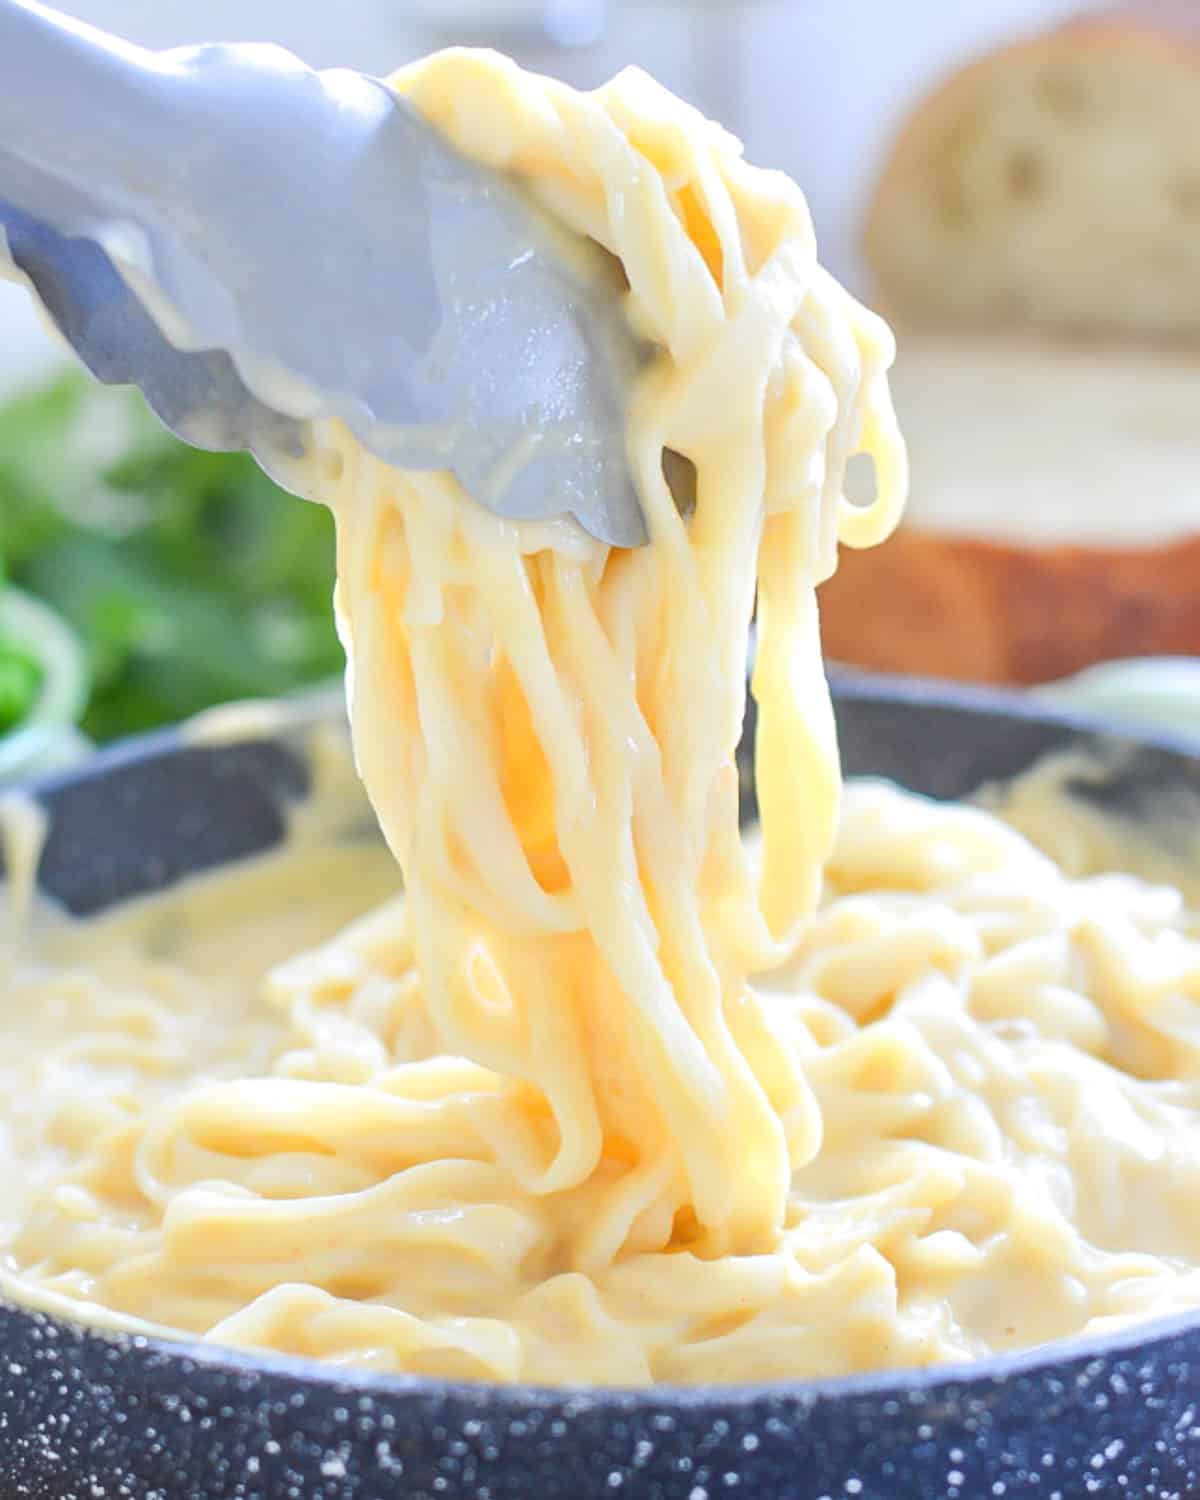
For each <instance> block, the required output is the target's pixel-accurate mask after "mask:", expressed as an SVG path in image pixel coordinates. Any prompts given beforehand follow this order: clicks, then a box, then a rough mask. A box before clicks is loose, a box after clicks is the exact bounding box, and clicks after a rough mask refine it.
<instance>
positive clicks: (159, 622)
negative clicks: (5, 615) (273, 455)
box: [0, 373, 343, 740]
mask: <svg viewBox="0 0 1200 1500" xmlns="http://www.w3.org/2000/svg"><path fill="white" fill-rule="evenodd" d="M0 559H2V560H3V563H4V571H5V572H6V573H7V575H8V577H9V579H10V580H11V581H12V582H13V583H16V584H18V585H19V586H21V587H23V588H25V589H27V590H29V591H30V592H31V593H33V594H36V595H40V597H41V598H42V599H43V600H44V601H45V602H46V603H47V604H49V605H50V606H51V607H52V608H53V609H55V610H57V611H58V612H59V614H61V615H62V616H63V617H64V618H65V619H66V620H67V621H68V622H69V623H70V624H71V625H73V626H74V628H75V629H76V631H77V632H78V633H79V635H80V637H81V638H82V639H83V641H84V643H85V646H86V649H87V652H88V655H89V667H90V671H91V679H92V684H93V688H92V697H91V702H90V704H89V706H88V709H87V713H86V715H85V718H84V722H83V727H84V729H85V731H86V732H87V733H88V734H90V735H91V736H92V737H94V738H96V739H100V740H105V739H112V738H115V737H117V736H120V735H125V734H131V733H134V732H136V731H139V730H143V729H150V728H153V727H156V726H158V725H161V724H165V723H169V722H172V721H174V720H177V719H180V718H184V717H186V716H188V715H190V714H193V713H196V712H199V711H200V710H202V709H204V708H208V707H210V706H212V705H213V704H215V703H220V702H224V701H227V700H229V699H231V698H247V697H275V696H278V695H280V694H285V693H288V692H291V691H293V690H295V689H297V688H300V687H303V686H306V685H308V684H310V683H313V682H316V681H320V680H322V679H324V678H327V677H329V676H331V675H334V674H336V673H337V672H339V671H340V670H341V667H342V664H343V657H342V652H341V647H340V645H339V643H338V640H337V636H336V633H335V631H334V626H333V611H332V603H331V600H332V593H333V528H332V523H331V520H330V517H329V516H328V514H327V513H326V512H325V511H324V510H322V509H321V508H320V507H318V506H315V505H309V504H306V503H305V502H304V501H301V500H297V499H296V498H294V497H293V496H291V495H287V494H285V493H284V492H283V491H282V490H280V489H279V488H278V487H277V486H276V485H274V484H273V483H272V482H271V481H270V480H269V479H268V478H267V477H266V476H265V475H264V474H263V473H262V471H261V470H260V469H259V468H258V466H257V465H256V464H255V463H254V461H253V459H251V458H249V457H248V456H247V455H245V454H223V453H222V454H214V453H201V452H197V451H196V450H195V449H192V448H188V447H186V446H184V445H183V444H182V443H180V442H178V441H177V440H176V439H175V438H173V437H172V436H171V435H170V434H169V433H168V432H166V431H165V429H163V428H162V427H161V426H160V425H159V423H158V422H157V421H156V420H155V419H154V417H153V416H152V415H151V414H150V413H149V412H148V411H147V409H146V408H145V406H144V404H143V403H142V401H141V398H140V397H139V396H138V395H136V393H133V392H130V391H126V390H110V389H106V388H103V387H100V386H96V385H94V384H93V383H91V382H90V381H89V380H87V378H86V377H84V376H82V375H76V374H74V373H72V374H69V375H66V376H64V377H62V378H60V379H58V380H56V381H54V382H53V383H52V384H51V385H49V386H47V387H45V388H43V389H40V390H37V391H32V392H29V393H27V394H23V395H21V396H19V397H18V398H17V399H15V400H13V401H10V402H9V403H8V404H7V405H5V406H3V407H0ZM4 660H5V658H4V655H3V648H2V647H0V732H3V730H4V727H5V721H4V717H3V715H4V712H5V708H4V704H5V703H7V702H9V701H10V700H11V701H12V702H13V703H16V702H17V701H18V699H19V698H20V694H21V691H23V690H22V689H21V688H20V682H26V681H27V677H23V676H22V675H21V674H22V673H23V672H24V673H27V671H28V665H29V662H28V659H27V660H26V663H25V666H24V667H22V666H20V665H17V666H15V667H12V668H9V669H7V670H8V675H9V676H11V678H12V683H13V686H10V687H7V688H6V686H5V682H6V680H7V679H6V677H5V675H4V674H5V672H6V669H5V668H4V666H3V662H4ZM34 691H36V685H35V689H34ZM27 703H28V699H26V704H27Z"/></svg>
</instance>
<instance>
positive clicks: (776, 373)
mask: <svg viewBox="0 0 1200 1500" xmlns="http://www.w3.org/2000/svg"><path fill="white" fill-rule="evenodd" d="M396 86H397V87H398V88H399V89H401V90H403V91H404V92H406V93H407V95H408V96H409V97H410V98H411V99H412V100H413V102H414V103H415V105H416V106H417V107H418V108H419V109H421V110H422V111H424V112H425V113H426V114H427V115H428V116H429V118H430V119H431V120H432V121H433V122H434V123H435V124H437V125H438V126H439V127H440V128H442V129H443V130H444V131H445V132H446V134H447V135H448V137H449V138H450V139H451V141H452V142H453V143H454V144H455V145H457V146H458V147H459V148H460V149H461V150H463V151H465V152H467V153H469V154H472V155H475V156H478V157H479V158H481V159H482V160H484V161H486V162H488V163H489V164H491V165H493V166H495V167H498V168H502V169H506V170H509V171H512V172H515V173H517V174H518V175H519V176H520V177H521V178H522V179H523V180H524V181H525V182H526V183H527V185H528V187H529V188H530V190H531V191H532V192H533V193H534V195H535V196H536V197H538V199H539V200H540V201H541V202H542V203H543V205H544V206H546V207H547V208H548V209H549V210H550V211H551V212H552V214H553V215H554V216H555V217H556V219H557V220H558V221H559V222H560V224H562V225H563V226H564V228H565V229H567V230H568V231H571V232H574V233H576V234H581V235H584V236H586V237H589V238H591V239H594V240H595V241H597V242H598V243H599V244H600V245H602V246H603V248H604V249H605V250H607V251H608V252H609V253H610V254H611V255H613V256H615V257H617V259H618V260H620V262H621V263H622V266H623V268H624V272H625V275H626V278H627V280H628V283H629V292H628V297H627V312H628V316H629V317H630V318H631V319H632V321H633V322H634V324H635V325H636V327H637V328H638V330H639V332H640V333H642V334H643V335H644V336H645V338H646V339H647V341H648V342H649V343H651V344H652V345H653V346H654V347H655V348H656V349H657V351H658V353H657V355H656V357H655V358H654V359H653V360H652V362H651V363H650V364H649V366H648V367H647V368H646V369H645V370H644V371H643V372H642V374H641V375H640V376H639V378H638V382H637V385H636V388H635V391H634V395H633V400H632V403H631V409H630V412H629V419H628V433H627V440H628V451H629V460H630V465H631V468H632V471H633V474H634V476H635V479H636V482H637V484H638V489H639V494H640V496H641V499H642V503H643V507H644V510H645V513H646V520H647V525H648V529H649V532H650V538H651V540H650V544H649V545H648V546H647V547H644V548H642V549H639V550H638V551H636V552H620V551H610V550H609V549H606V548H604V547H602V546H600V545H599V544H597V543H595V542H593V541H591V540H590V539H588V538H585V537H583V536H582V535H580V534H579V533H578V532H576V531H572V530H569V529H566V528H562V527H539V526H514V525H511V524H507V523H504V522H501V521H499V520H497V519H496V518H495V517H493V516H491V515H490V514H489V513H488V512H486V511H484V510H483V509H482V508H481V507H479V506H478V505H477V504H475V502H474V501H473V500H472V499H471V497H470V496H468V495H466V494H464V493H463V492H462V490H461V489H460V488H459V487H458V486H457V485H456V484H455V483H454V482H453V480H452V479H450V478H449V477H448V476H446V475H437V474H413V473H401V472H397V471H394V470H390V469H387V468H386V467H384V466H383V465H381V464H380V463H378V462H377V461H375V460H374V459H372V458H370V457H368V456H367V455H366V454H364V453H363V452H362V451H361V450H360V449H358V448H357V446H356V445H355V444H354V443H353V442H352V441H351V440H350V438H349V437H348V435H347V434H346V433H345V432H344V431H343V430H342V429H340V428H338V427H337V426H333V425H331V426H328V427H325V428H322V429H321V430H320V431H319V432H318V433H317V434H316V451H315V452H314V455H313V459H312V464H313V471H312V484H311V485H310V486H309V488H311V489H312V490H313V491H314V492H315V493H319V494H320V495H321V496H322V497H323V498H324V499H325V501H326V502H327V503H328V504H329V505H330V506H331V508H332V509H333V511H334V514H335V517H336V521H337V529H338V572H339V583H338V599H337V608H338V618H339V623H340V625H341V628H342V632H343V637H344V639H345V642H346V645H347V650H348V655H349V659H350V666H351V671H350V679H349V700H350V709H351V718H352V725H353V733H354V745H355V752H356V755H357V760H358V765H359V768H360V770H361V772H362V775H363V780H364V782H365V785H366V788H367V791H368V793H369V795H370V798H371V801H372V804H373V806H374V808H375V811H376V813H377V814H378V817H379V822H380V825H381V827H382V830H383V832H384V834H385V836H386V838H387V841H388V844H389V845H390V847H391V849H392V851H393V852H394V854H395V855H396V857H397V860H398V862H399V865H400V867H401V870H402V871H403V876H404V893H403V896H393V897H392V899H390V900H386V901H384V903H383V904H382V905H377V904H375V903H376V902H377V901H378V899H379V897H380V895H381V893H382V892H384V891H387V890H388V889H391V888H393V887H394V883H395V881H396V879H397V877H396V875H395V873H394V871H393V870H392V869H391V868H389V867H388V865H387V864H386V862H384V863H383V864H382V865H380V864H379V862H378V858H375V859H374V862H373V863H372V861H371V860H370V859H369V857H368V856H367V855H366V854H365V853H364V852H363V851H362V850H361V849H354V850H347V849H345V848H341V849H337V848H329V847H326V848H324V849H317V850H315V851H310V852H309V853H308V854H305V855H303V856H301V855H299V854H295V855H293V856H289V857H288V858H286V859H284V860H282V861H280V860H278V859H274V860H267V861H265V862H263V863H262V864H261V865H259V866H258V867H257V868H256V869H255V870H253V871H248V872H243V873H240V874H231V875H228V876H225V877H221V879H219V880H217V881H215V882H211V883H209V884H207V885H205V886H202V887H197V888H195V889H193V890H191V891H189V892H187V893H185V894H184V895H183V896H182V897H172V898H167V899H166V900H165V901H164V902H162V903H151V904H150V905H147V906H144V907H141V908H138V909H137V910H136V911H134V912H131V913H125V914H120V915H118V916H116V917H114V918H111V919H108V920H105V921H102V922H100V923H97V924H92V925H89V926H88V927H87V928H86V929H83V930H79V929H71V928H66V927H63V926H61V924H57V925H56V924H54V923H53V922H52V921H50V922H47V921H45V920H43V921H40V922H38V921H35V922H33V923H32V924H31V923H30V922H29V920H28V919H25V920H23V921H22V920H19V919H18V920H16V921H15V922H14V924H13V931H12V933H11V935H10V936H9V938H8V939H7V940H6V941H5V944H4V947H3V949H2V950H0V962H2V963H3V964H4V966H5V977H4V993H5V995H6V998H7V1000H8V1001H9V1004H8V1007H7V1010H8V1014H9V1016H10V1019H11V1032H12V1034H11V1038H10V1039H9V1042H8V1045H7V1047H6V1049H5V1051H4V1055H5V1059H6V1060H5V1064H4V1065H5V1066H6V1067H8V1068H9V1069H10V1073H9V1076H8V1078H7V1079H6V1084H7V1089H6V1093H5V1098H4V1103H3V1108H4V1110H5V1111H6V1112H7V1117H8V1131H9V1152H10V1156H9V1160H10V1162H11V1164H12V1171H11V1174H10V1175H11V1176H12V1177H13V1178H14V1180H17V1183H18V1185H17V1186H15V1187H14V1190H13V1194H12V1197H11V1200H10V1202H11V1204H12V1209H11V1216H10V1219H9V1223H8V1226H7V1232H6V1263H7V1267H8V1270H7V1273H6V1274H7V1285H8V1287H9V1289H10V1290H11V1291H12V1292H13V1294H14V1295H18V1296H21V1297H24V1298H26V1299H30V1300H33V1299H37V1300H40V1301H42V1302H43V1303H49V1304H51V1305H54V1306H59V1307H61V1306H64V1305H66V1306H70V1307H71V1308H72V1309H73V1310H75V1311H76V1312H78V1313H80V1314H82V1315H84V1316H88V1317H93V1318H95V1317H102V1318H105V1319H107V1320H110V1321H112V1320H116V1321H119V1322H122V1323H124V1324H126V1325H127V1326H135V1327H142V1328H145V1327H148V1326H152V1327H157V1328H163V1329H166V1330H169V1331H173V1332H187V1333H191V1334H196V1335H200V1336H202V1337H205V1338H208V1339H211V1340H214V1341H217V1342H222V1343H226V1344H234V1345H238V1346H242V1347H247V1348H270V1349H278V1350H283V1351H287V1352H292V1353H297V1354H303V1355H310V1356H314V1357H317V1358H320V1359H325V1360H329V1361H335V1362H354V1363H357V1364H364V1365H369V1366H373V1367H376V1368H380V1369H395V1370H406V1371H413V1372H418V1373H427V1374H437V1375H450V1376H467V1377H472V1378H480V1379H496V1380H515V1379H527V1380H533V1381H539V1382H601V1383H609V1382H616V1383H633V1384H639V1383H645V1382H649V1381H680V1382H698V1381H726V1380H751V1379H767V1378H771V1377H775V1376H783V1375H808V1374H817V1373H825V1374H828V1373H837V1372H841V1371H846V1370H857V1369H864V1368H872V1367H877V1366H884V1365H903V1364H924V1363H930V1362H933V1361H937V1360H943V1359H949V1358H960V1357H971V1356H973V1355H977V1354H980V1353H983V1352H985V1351H987V1350H991V1349H1002V1348H1011V1347H1016V1346H1020V1345H1026V1344H1030V1343H1034V1342H1039V1341H1041V1340H1044V1339H1049V1338H1055V1337H1059V1336H1063V1335H1070V1334H1074V1333H1079V1332H1083V1331H1086V1330H1093V1329H1097V1328H1101V1327H1105V1326H1108V1325H1110V1324H1112V1323H1113V1322H1119V1321H1123V1320H1126V1319H1129V1318H1136V1317H1140V1316H1145V1315H1146V1314H1148V1313H1150V1312H1153V1311H1158V1310H1163V1309H1166V1308H1169V1307H1173V1306H1177V1305H1191V1304H1192V1303H1194V1302H1196V1301H1198V1300H1200V1285H1198V1276H1197V1273H1196V1272H1194V1271H1193V1269H1192V1268H1193V1267H1194V1266H1195V1265H1197V1264H1198V1263H1200V1227H1198V1225H1197V1222H1196V1215H1195V1214H1194V1212H1193V1210H1192V1205H1193V1204H1194V1202H1195V1201H1196V1189H1197V1188H1198V1187H1200V1181H1198V1180H1197V1179H1198V1177H1200V1150H1197V1149H1196V1146H1197V1144H1200V1143H1198V1141H1197V1123H1196V1122H1197V1113H1196V1099H1195V1093H1194V1090H1195V1087H1196V1086H1195V1084H1194V1082H1193V1078H1194V1074H1195V1052H1194V1039H1195V1037H1196V1035H1197V1029H1196V1022H1195V1014H1194V1013H1195V1008H1196V1002H1195V1001H1194V1000H1193V998H1192V996H1193V993H1194V992H1195V991H1196V987H1197V982H1198V981H1197V978H1196V975H1197V973H1198V972H1200V971H1198V968H1197V950H1196V948H1195V946H1194V943H1193V941H1192V939H1191V937H1190V936H1189V932H1188V920H1189V919H1188V918H1187V917H1186V915H1185V914H1184V913H1183V912H1182V910H1181V905H1182V904H1181V901H1180V898H1179V897H1178V895H1177V894H1175V893H1173V892H1171V891H1170V890H1165V891H1163V890H1158V889H1155V888H1153V887H1151V886H1147V885H1142V884H1139V883H1137V882H1136V881H1133V880H1131V879H1128V878H1109V879H1098V880H1089V879H1074V878H1067V877H1066V876H1065V875H1064V874H1062V873H1061V872H1060V871H1059V870H1058V869H1057V868H1056V867H1055V866H1054V865H1053V864H1052V863H1051V862H1050V861H1049V860H1048V859H1047V858H1046V857H1045V856H1043V855H1041V854H1039V853H1037V852H1036V851H1035V849H1034V848H1033V846H1032V845H1031V844H1029V843H1027V842H1026V841H1025V840H1024V839H1023V838H1022V837H1021V836H1019V835H1018V834H1016V833H1015V832H1013V831H1012V830H1011V829H1009V828H1007V827H1006V826H1005V825H1004V824H1003V823H1001V822H1000V821H998V820H997V819H996V818H995V817H993V816H991V815H989V814H987V813H984V812H981V811H977V810H970V809H967V808H961V807H937V806H934V805H931V804H926V803H923V802H921V801H919V800H917V799H914V798H911V797H906V796H904V795H902V794H900V793H898V792H896V791H894V790H890V789H888V788H885V787H872V786H864V787H858V788H854V789H853V790H852V792H851V793H850V795H849V796H848V797H847V798H846V801H845V805H844V807H841V809H840V812H839V806H840V778H839V774H838V765H837V756H836V746H835V743H834V735H833V721H832V714H831V712H830V706H829V699H828V692H827V688H826V684H825V679H824V673H823V668H822V662H821V656H820V648H819V636H818V628H817V614H816V592H815V591H816V586H817V584H818V583H819V582H820V581H821V580H822V579H823V578H825V577H827V576H828V575H829V573H830V572H831V571H832V570H833V568H834V566H835V564H836V555H837V547H838V544H839V542H841V543H844V544H848V545H871V544H872V543H874V542H877V541H880V540H882V539H883V537H884V536H886V534H887V533H888V531H889V530H890V528H891V527H892V526H893V525H894V524H895V522H896V520H897V518H898V514H899V509H900V505H901V503H902V500H903V496H904V489H905V460H904V452H903V447H902V445H901V443H900V441H899V437H898V435H897V433H896V428H895V422H894V419H893V416H892V412H891V406H890V402H889V398H888V392H887V385H886V378H885V372H886V369H887V366H888V364H889V363H890V360H891V356H892V352H893V350H892V343H891V338H890V335H889V334H888V332H887V330H886V328H885V327H884V326H883V325H882V324H881V323H880V322H879V321H878V319H876V318H874V317H873V316H872V315H871V314H870V313H868V312H866V311H865V310H864V309H862V308H861V307H859V306H858V305H857V304H856V303H854V302H853V301H852V299H850V298H849V297H848V296H847V295H846V294H845V293H844V292H843V291H842V289H841V288H839V287H838V286H837V285H836V284H835V283H833V282H832V281H831V280H830V279H829V278H828V277H827V276H826V275H825V274H824V273H823V272H822V271H821V269H820V268H819V266H818V264H817V261H816V254H815V246H814V243H813V236H812V230H811V225H810V223H809V219H808V215H807V211H806V209H805V205H804V202H803V199H802V197H801V196H800V194H799V192H798V190H797V189H796V188H795V187H794V185H793V184H791V183H789V182H788V181H787V180H786V179H784V178H782V177H780V176H778V175H776V174H771V173H763V172H759V171H756V170H755V169H753V168H751V167H749V166H747V165H746V164H745V163H744V162H743V161H742V160H741V158H740V155H739V153H738V151H737V149H736V145H735V143H734V142H732V141H731V140H730V139H729V137H727V136H726V135H724V133H723V132H721V131H720V130H719V129H717V128H716V127H715V126H713V125H711V124H710V123H708V122H706V121H704V120H702V119H701V118H700V117H699V116H698V115H697V114H696V113H695V112H694V111H692V110H691V109H689V108H688V107H687V106H685V105H683V104H681V103H680V102H679V101H678V100H675V99H673V98H672V97H671V96H670V95H668V94H666V93H665V92H664V91H662V90H661V89H659V88H657V86H655V85H654V84H653V83H652V82H651V81H650V80H648V79H646V78H644V77H643V76H642V75H640V74H636V73H630V74H624V75H622V76H621V77H620V78H619V79H617V80H616V81H615V82H614V83H613V84H611V85H609V86H608V87H607V88H605V89H603V90H601V91H599V92H598V93H596V94H592V95H580V94H577V93H574V92H573V91H571V90H569V89H567V88H565V87H564V86H562V85H558V84H553V83H550V82H547V81H545V80H539V79H535V78H532V77H529V76H528V75H524V74H521V73H520V72H519V71H518V70H517V69H515V68H514V67H512V66H511V65H509V64H506V63H505V62H503V61H502V60H501V59H498V58H495V57H492V56H488V55H477V54H469V53H452V54H447V55H443V56H441V57H437V58H433V59H431V60H429V61H428V62H426V63H424V64H421V65H419V66H418V67H416V68H414V69H412V70H409V71H407V72H405V73H404V74H402V75H400V76H399V78H398V79H397V80H396ZM860 449H861V450H865V451H866V452H868V453H869V454H870V455H871V456H872V458H873V459H874V461H875V467H876V476H877V493H876V497H875V499H874V501H873V502H872V503H871V504H870V505H869V506H868V507H866V508H862V509H860V508H857V507H853V506H851V505H849V504H847V502H846V500H845V499H844V497H843V480H844V475H845V469H846V464H847V460H848V459H849V457H850V456H851V455H852V454H853V453H855V452H856V451H859V450H860ZM670 454H674V455H678V456H679V457H680V458H681V459H683V460H686V461H687V463H689V464H690V465H691V469H692V471H693V472H694V477H695V490H696V494H695V503H694V507H692V508H691V511H690V514H686V515H685V514H682V513H681V511H680V510H679V509H677V507H676V499H675V496H674V495H673V494H672V492H671V490H670V489H669V487H668V484H667V480H666V478H665V475H664V456H665V455H670ZM755 608H757V631H758V634H757V654H756V666H755V674H754V692H755V696H756V699H757V702H758V710H759V716H758V731H757V750H756V759H757V764H756V785H757V791H758V797H759V804H760V809H761V814H762V827H761V830H760V836H759V837H758V839H757V840H756V841H755V843H754V845H753V846H747V845H746V844H744V843H743V841H742V839H741V837H740V834H739V829H738V775H737V767H736V763H735V756H734V751H735V747H736V744H737V740H738V737H739V732H740V728H741V724H742V717H743V711H744V707H745V685H744V664H745V661H746V658H747V649H748V644H749V635H750V626H751V617H752V614H753V612H754V611H755ZM352 877H353V878H352ZM360 878H361V879H362V881H363V882H364V885H363V888H361V889H359V888H357V881H358V879H360ZM206 906H207V911H206ZM364 912H365V913H366V914H365V915H359V916H358V917H357V920H355V921H354V922H352V923H351V925H350V926H349V927H344V926H342V925H341V924H342V923H343V922H344V921H345V919H346V918H347V916H348V915H350V914H351V913H364ZM281 956H282V962H279V963H276V964H274V965H273V966H272V960H274V959H276V958H280V957H281Z"/></svg>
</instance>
